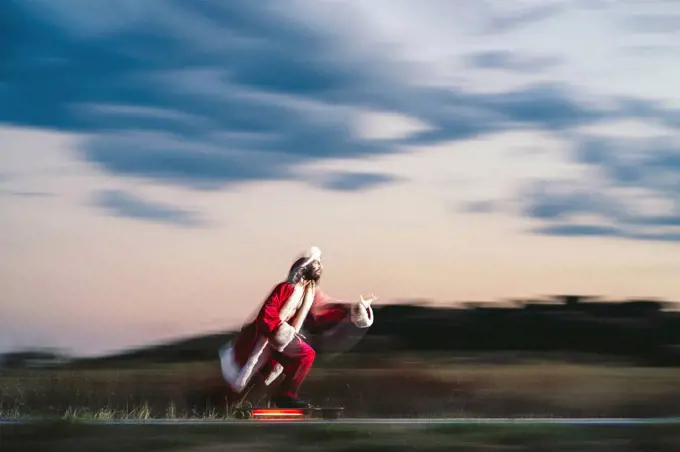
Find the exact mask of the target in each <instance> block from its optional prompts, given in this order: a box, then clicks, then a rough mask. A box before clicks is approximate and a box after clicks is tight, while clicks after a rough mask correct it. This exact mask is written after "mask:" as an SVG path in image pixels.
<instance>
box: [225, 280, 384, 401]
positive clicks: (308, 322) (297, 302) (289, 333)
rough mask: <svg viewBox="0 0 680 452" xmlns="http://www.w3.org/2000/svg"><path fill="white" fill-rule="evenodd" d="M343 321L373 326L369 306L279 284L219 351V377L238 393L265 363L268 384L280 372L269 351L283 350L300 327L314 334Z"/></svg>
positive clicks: (287, 283) (361, 326) (280, 369)
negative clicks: (222, 377)
mask: <svg viewBox="0 0 680 452" xmlns="http://www.w3.org/2000/svg"><path fill="white" fill-rule="evenodd" d="M345 320H349V321H351V322H352V323H353V324H354V325H356V326H357V327H359V328H367V327H369V326H371V324H372V323H373V311H372V309H371V308H370V306H369V307H368V308H365V307H363V306H362V305H359V304H356V305H349V304H347V303H342V302H337V301H334V300H331V298H330V297H328V296H327V295H326V294H324V293H323V292H322V291H321V290H320V289H319V288H318V287H315V286H313V285H311V286H308V287H307V288H305V287H303V286H302V285H301V284H292V283H291V282H288V281H284V282H281V283H279V284H277V285H276V287H274V289H273V290H272V292H271V293H270V294H269V296H268V297H267V299H266V300H265V302H264V303H263V305H262V307H261V308H260V310H259V312H258V314H257V316H256V318H255V319H254V320H253V321H252V322H250V323H248V324H247V325H245V326H244V327H243V328H242V329H241V332H240V333H239V335H238V337H237V338H236V340H235V341H234V342H233V345H232V344H231V343H230V344H227V345H225V346H224V347H223V348H222V349H221V350H220V361H221V366H222V374H223V376H224V378H225V380H226V381H227V382H228V383H229V384H230V385H231V386H232V388H233V389H234V390H236V391H237V392H240V391H241V390H243V389H244V388H245V386H246V385H247V384H248V382H249V381H250V379H251V378H252V376H253V375H255V374H256V373H257V372H259V371H260V370H261V369H262V368H263V367H264V366H265V365H266V364H268V363H269V364H272V366H271V371H270V372H269V375H268V376H267V378H266V379H265V382H266V384H270V383H271V382H272V381H274V380H275V379H276V378H277V377H278V376H279V375H280V374H281V371H282V370H283V367H282V366H281V365H280V364H279V363H271V362H270V361H271V360H272V358H271V354H272V351H273V350H283V349H284V348H285V347H286V346H287V345H288V344H289V343H290V342H291V341H292V340H293V339H294V338H295V335H296V333H297V332H299V330H300V328H303V327H304V328H305V330H307V331H309V332H310V333H313V334H318V333H323V332H324V331H327V330H328V329H330V328H331V327H333V326H335V325H337V324H338V323H340V322H342V321H345Z"/></svg>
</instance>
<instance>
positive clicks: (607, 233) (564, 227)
mask: <svg viewBox="0 0 680 452" xmlns="http://www.w3.org/2000/svg"><path fill="white" fill-rule="evenodd" d="M536 231H537V232H538V233H540V234H545V235H556V236H562V237H591V236H596V237H619V236H622V235H624V234H623V232H622V231H621V230H619V229H617V228H614V227H611V226H596V225H579V224H558V225H551V226H544V227H541V228H538V229H537V230H536Z"/></svg>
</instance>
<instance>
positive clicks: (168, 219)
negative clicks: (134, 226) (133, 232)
mask: <svg viewBox="0 0 680 452" xmlns="http://www.w3.org/2000/svg"><path fill="white" fill-rule="evenodd" d="M92 204H94V205H95V206H97V207H99V208H102V209H104V210H106V211H108V212H109V213H111V214H113V215H115V216H119V217H124V218H133V219H136V220H145V221H151V222H157V223H164V224H171V225H175V226H183V227H196V226H203V225H205V221H204V220H203V219H201V218H200V217H199V216H198V215H197V213H196V212H193V211H189V210H184V209H179V208H176V207H171V206H167V205H164V204H160V203H157V202H152V201H149V200H146V199H143V198H140V197H139V196H136V195H134V194H132V193H129V192H126V191H121V190H102V191H99V192H96V193H95V194H94V195H93V197H92Z"/></svg>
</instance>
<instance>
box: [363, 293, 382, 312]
mask: <svg viewBox="0 0 680 452" xmlns="http://www.w3.org/2000/svg"><path fill="white" fill-rule="evenodd" d="M359 298H360V299H361V301H359V303H361V305H362V306H363V307H364V308H365V309H368V307H369V306H370V305H371V303H373V302H374V301H375V300H377V299H378V297H376V296H375V295H373V294H371V296H370V297H369V298H368V299H365V298H364V296H363V295H359Z"/></svg>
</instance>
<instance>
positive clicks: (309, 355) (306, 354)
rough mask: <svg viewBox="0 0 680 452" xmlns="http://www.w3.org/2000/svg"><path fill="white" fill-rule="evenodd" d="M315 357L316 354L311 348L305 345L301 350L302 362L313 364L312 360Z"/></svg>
mask: <svg viewBox="0 0 680 452" xmlns="http://www.w3.org/2000/svg"><path fill="white" fill-rule="evenodd" d="M315 357H316V352H315V351H314V349H313V348H312V347H310V346H309V345H307V344H304V346H303V348H302V360H303V361H305V362H308V363H310V364H311V363H312V362H314V358H315Z"/></svg>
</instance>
